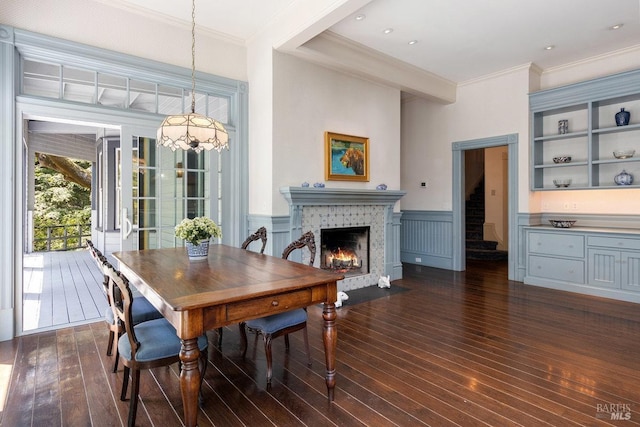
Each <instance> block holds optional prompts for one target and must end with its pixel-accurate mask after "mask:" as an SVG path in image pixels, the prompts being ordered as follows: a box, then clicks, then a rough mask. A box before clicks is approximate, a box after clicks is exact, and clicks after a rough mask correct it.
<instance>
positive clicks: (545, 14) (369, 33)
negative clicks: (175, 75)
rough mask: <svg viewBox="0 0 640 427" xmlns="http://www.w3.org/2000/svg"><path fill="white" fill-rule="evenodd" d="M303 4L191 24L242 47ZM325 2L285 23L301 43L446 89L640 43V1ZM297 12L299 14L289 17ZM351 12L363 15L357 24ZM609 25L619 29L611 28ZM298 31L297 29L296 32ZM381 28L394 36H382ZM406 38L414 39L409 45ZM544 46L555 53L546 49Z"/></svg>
mask: <svg viewBox="0 0 640 427" xmlns="http://www.w3.org/2000/svg"><path fill="white" fill-rule="evenodd" d="M98 1H101V0H98ZM108 3H109V4H110V5H115V6H117V7H121V8H126V9H130V10H134V11H136V12H138V13H145V14H146V15H148V16H149V15H150V16H157V17H159V18H162V19H176V20H179V21H181V23H182V24H188V23H189V22H190V19H191V5H190V1H189V0H111V1H109V2H108ZM305 4H306V5H305ZM309 4H311V3H309V1H307V0H206V1H203V0H200V1H198V2H197V3H196V22H197V26H198V28H201V29H202V28H205V27H206V29H207V31H211V32H213V33H214V34H218V35H219V36H221V37H225V38H226V39H229V40H232V41H235V42H238V43H246V42H247V40H250V39H251V38H252V37H253V36H255V35H256V34H257V33H258V32H260V31H261V30H262V29H264V28H265V27H267V26H269V25H270V24H272V23H273V22H275V21H277V20H278V19H280V18H282V17H284V16H300V15H304V13H302V14H300V11H301V10H302V11H304V8H306V9H307V10H308V9H309V8H310V6H309ZM324 4H327V7H326V8H325V9H326V11H322V12H321V13H316V14H315V15H314V19H309V17H304V19H301V20H300V21H301V22H299V23H298V22H297V23H294V25H296V26H297V27H304V28H307V29H308V30H309V31H307V35H308V38H307V40H302V43H304V42H306V41H308V39H310V38H312V37H314V36H316V35H318V34H321V33H323V32H324V34H325V35H326V34H327V32H331V33H333V34H332V35H337V36H339V38H340V39H341V40H343V41H344V39H346V40H347V42H348V43H352V44H354V45H355V46H358V47H364V48H367V49H368V50H373V51H376V52H377V53H380V54H382V55H383V56H385V57H392V58H395V59H396V60H399V61H402V62H404V63H406V64H410V65H411V66H414V67H418V68H419V69H421V70H424V71H427V72H429V73H432V74H434V75H436V76H439V77H440V78H444V79H446V80H449V81H451V82H454V83H460V82H465V81H469V80H473V79H476V78H479V77H482V76H486V75H489V74H492V73H495V72H498V71H501V70H505V69H509V68H512V67H517V66H521V65H524V64H528V63H534V64H536V65H537V66H538V67H540V68H542V69H543V70H545V69H549V68H553V67H558V66H561V65H564V64H568V63H573V62H576V61H581V60H585V59H587V58H591V57H594V56H598V55H602V54H604V53H607V52H611V51H615V50H620V49H626V48H630V47H632V46H638V45H640V0H606V1H605V0H535V1H518V0H458V1H449V0H342V1H338V0H336V1H324ZM345 5H346V6H347V7H344V6H345ZM313 6H315V4H313ZM349 6H350V7H349ZM361 6H362V7H361ZM296 9H297V12H298V15H295V14H291V15H290V14H289V12H290V11H292V10H296ZM323 13H324V15H323ZM356 15H364V16H365V18H364V19H362V20H356V19H355V17H356ZM617 24H623V25H622V27H621V28H619V29H617V30H612V29H611V27H612V26H614V25H617ZM304 28H303V29H300V28H297V30H296V31H297V32H298V33H303V32H304ZM387 28H392V29H393V31H392V32H390V33H388V34H385V33H384V32H383V30H385V29H387ZM411 40H415V41H417V43H415V44H413V45H409V44H408V42H409V41H411ZM547 46H554V48H553V49H551V50H546V49H545V47H547Z"/></svg>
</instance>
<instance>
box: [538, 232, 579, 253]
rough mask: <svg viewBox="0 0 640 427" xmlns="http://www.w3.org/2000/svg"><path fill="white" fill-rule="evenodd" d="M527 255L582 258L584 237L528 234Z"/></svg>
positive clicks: (558, 234) (557, 234) (567, 234)
mask: <svg viewBox="0 0 640 427" xmlns="http://www.w3.org/2000/svg"><path fill="white" fill-rule="evenodd" d="M529 253H535V254H545V255H559V256H568V257H574V258H584V236H582V235H574V234H569V233H566V234H560V233H529Z"/></svg>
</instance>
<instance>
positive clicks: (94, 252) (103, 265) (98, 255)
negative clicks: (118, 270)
mask: <svg viewBox="0 0 640 427" xmlns="http://www.w3.org/2000/svg"><path fill="white" fill-rule="evenodd" d="M87 247H88V248H89V253H90V254H91V258H93V260H94V261H95V262H96V264H97V265H98V268H99V269H100V271H101V272H102V275H103V279H102V285H103V289H102V291H103V292H104V294H105V296H106V297H107V301H108V302H109V305H111V299H110V297H109V276H108V274H107V268H113V267H112V266H111V263H110V262H109V261H107V257H105V256H104V255H103V254H102V252H100V250H99V249H98V248H96V247H95V246H93V242H92V241H91V240H87Z"/></svg>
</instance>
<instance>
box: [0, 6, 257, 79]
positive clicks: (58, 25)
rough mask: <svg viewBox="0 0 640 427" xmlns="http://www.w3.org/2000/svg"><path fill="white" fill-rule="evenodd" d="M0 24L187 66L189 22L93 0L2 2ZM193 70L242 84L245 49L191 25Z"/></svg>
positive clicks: (245, 72)
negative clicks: (132, 10) (192, 27)
mask: <svg viewBox="0 0 640 427" xmlns="http://www.w3.org/2000/svg"><path fill="white" fill-rule="evenodd" d="M181 3H182V2H181ZM184 5H185V6H186V7H189V5H188V4H186V3H184ZM0 23H1V24H4V25H10V26H13V27H15V28H19V29H23V30H28V31H33V32H35V33H42V34H47V35H49V36H53V37H58V38H62V39H65V40H71V41H75V42H78V43H83V44H87V45H91V46H96V47H101V48H104V49H109V50H113V51H116V52H122V53H126V54H130V55H135V56H138V57H140V58H147V59H152V60H156V61H160V62H164V63H166V64H172V65H177V66H180V67H185V68H191V24H190V23H187V22H180V21H177V20H170V19H169V18H168V17H164V18H162V19H161V18H159V17H155V18H153V17H150V16H148V15H147V14H143V13H133V12H129V11H125V10H124V9H121V8H119V7H117V6H110V5H107V4H105V3H104V2H100V1H93V0H55V1H52V0H46V1H42V0H2V2H1V4H0ZM220 58H224V60H222V61H221V60H220ZM196 69H197V70H198V71H203V72H206V73H210V74H215V75H218V76H223V77H229V78H232V79H238V80H242V81H247V63H246V49H245V48H244V46H241V45H239V44H235V43H231V42H229V41H226V40H225V41H223V40H220V39H218V38H215V37H214V36H213V34H211V33H207V32H204V31H201V30H198V27H197V25H196Z"/></svg>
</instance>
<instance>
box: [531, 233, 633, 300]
mask: <svg viewBox="0 0 640 427" xmlns="http://www.w3.org/2000/svg"><path fill="white" fill-rule="evenodd" d="M525 239H526V255H525V256H526V272H525V278H524V283H526V284H529V285H537V286H544V287H549V288H554V289H561V290H566V291H572V292H580V293H585V294H590V295H598V296H603V297H607V298H614V299H620V300H624V301H632V302H640V230H637V231H636V230H622V229H620V230H617V229H606V228H582V229H581V228H577V227H576V228H571V229H557V228H552V227H547V226H530V227H525Z"/></svg>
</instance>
